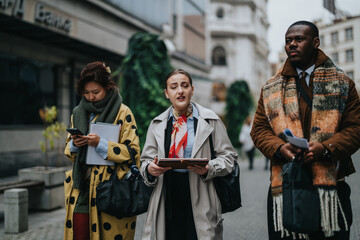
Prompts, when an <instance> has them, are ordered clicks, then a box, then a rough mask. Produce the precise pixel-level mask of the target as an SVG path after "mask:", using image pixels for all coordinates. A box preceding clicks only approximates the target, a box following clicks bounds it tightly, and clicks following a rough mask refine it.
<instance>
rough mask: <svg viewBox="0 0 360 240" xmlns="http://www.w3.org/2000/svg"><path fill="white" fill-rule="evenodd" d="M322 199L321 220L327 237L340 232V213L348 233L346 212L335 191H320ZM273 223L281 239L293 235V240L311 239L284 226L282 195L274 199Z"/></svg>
mask: <svg viewBox="0 0 360 240" xmlns="http://www.w3.org/2000/svg"><path fill="white" fill-rule="evenodd" d="M318 192H319V198H320V219H321V229H322V231H323V232H324V235H325V237H331V236H333V235H334V232H336V231H340V227H339V222H338V212H339V211H340V213H341V216H342V218H343V220H344V225H345V230H346V231H348V230H349V227H348V223H347V221H346V218H345V214H344V211H343V209H342V207H341V204H340V199H339V197H338V195H337V192H336V190H335V189H333V190H325V189H321V188H319V189H318ZM273 222H274V230H275V232H279V231H280V232H281V238H284V237H289V236H290V235H292V238H293V240H296V239H307V240H308V239H309V236H308V235H307V234H303V233H295V232H289V231H288V230H287V229H285V228H284V225H283V199H282V194H280V195H277V196H275V197H273Z"/></svg>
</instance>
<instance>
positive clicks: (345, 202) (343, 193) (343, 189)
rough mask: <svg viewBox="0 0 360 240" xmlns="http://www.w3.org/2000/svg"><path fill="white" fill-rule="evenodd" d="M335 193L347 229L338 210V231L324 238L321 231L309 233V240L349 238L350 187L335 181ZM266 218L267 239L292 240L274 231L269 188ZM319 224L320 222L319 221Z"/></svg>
mask: <svg viewBox="0 0 360 240" xmlns="http://www.w3.org/2000/svg"><path fill="white" fill-rule="evenodd" d="M337 193H338V196H339V199H340V203H341V207H342V209H343V210H344V213H345V217H346V221H347V224H348V228H349V231H345V225H344V221H343V217H342V216H340V214H341V213H340V211H339V217H338V219H339V226H340V229H341V230H340V231H339V232H335V234H334V236H332V237H328V238H326V237H325V236H324V234H323V232H322V231H320V232H317V233H314V234H309V238H310V240H349V239H350V226H351V224H352V210H351V202H350V193H351V190H350V187H349V185H348V184H347V183H346V182H344V181H341V182H338V183H337ZM267 219H268V233H269V240H284V239H285V240H292V237H291V236H290V237H287V238H286V237H285V238H281V232H275V231H274V222H273V199H272V196H271V190H270V189H269V193H268V200H267ZM319 225H320V223H319Z"/></svg>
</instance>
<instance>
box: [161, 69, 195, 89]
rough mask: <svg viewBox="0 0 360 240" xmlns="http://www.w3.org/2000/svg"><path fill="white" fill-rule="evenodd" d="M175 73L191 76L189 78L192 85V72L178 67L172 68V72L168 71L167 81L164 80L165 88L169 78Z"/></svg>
mask: <svg viewBox="0 0 360 240" xmlns="http://www.w3.org/2000/svg"><path fill="white" fill-rule="evenodd" d="M175 74H183V75H185V76H187V77H188V78H189V80H190V85H191V86H192V78H191V76H190V74H189V73H188V72H186V71H185V70H183V69H180V68H178V69H174V70H172V71H171V72H169V73H168V75H166V77H165V81H164V88H165V89H166V88H167V80H168V79H169V78H171V76H173V75H175Z"/></svg>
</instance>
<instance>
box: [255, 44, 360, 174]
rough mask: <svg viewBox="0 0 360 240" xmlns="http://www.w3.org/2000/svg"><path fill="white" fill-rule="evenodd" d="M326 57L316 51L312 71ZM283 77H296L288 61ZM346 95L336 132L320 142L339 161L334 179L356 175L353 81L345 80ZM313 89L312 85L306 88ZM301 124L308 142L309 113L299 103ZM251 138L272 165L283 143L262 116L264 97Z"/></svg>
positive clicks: (359, 126) (358, 117) (357, 114)
mask: <svg viewBox="0 0 360 240" xmlns="http://www.w3.org/2000/svg"><path fill="white" fill-rule="evenodd" d="M326 60H328V57H327V56H326V55H325V54H324V53H323V52H322V51H321V50H319V53H318V56H317V59H316V62H315V69H316V68H317V67H319V66H321V65H322V64H323V63H324V62H325V61H326ZM281 75H283V76H284V77H285V78H290V77H297V72H296V69H295V68H294V67H293V66H292V65H291V63H290V61H288V60H287V61H286V62H285V64H284V67H283V69H282V71H281ZM348 81H349V90H348V91H349V92H348V99H347V101H346V106H345V111H344V113H343V114H342V117H341V121H340V124H339V128H338V131H337V133H336V134H335V135H334V136H332V137H331V138H329V139H327V140H325V141H323V142H322V144H324V145H325V146H326V147H327V148H328V149H329V150H330V151H331V153H332V160H333V161H334V162H337V161H339V172H338V174H337V178H338V179H341V178H343V177H345V176H348V175H350V174H352V173H354V172H355V169H354V166H353V163H352V160H351V155H352V154H353V153H354V152H355V151H356V150H357V149H358V148H359V146H360V102H359V96H358V93H357V91H356V88H355V84H354V82H353V81H352V80H351V79H349V78H348ZM309 88H310V89H311V90H312V85H311V84H310V87H309ZM299 108H300V114H301V116H300V117H301V124H302V128H303V132H304V136H305V138H307V139H308V140H309V137H310V125H311V110H310V109H309V108H308V107H307V105H306V103H305V102H303V103H302V102H300V103H299ZM251 136H252V139H253V141H254V144H255V146H256V147H257V148H258V149H259V150H260V151H261V152H262V153H263V154H264V155H265V156H266V157H267V158H269V159H271V162H272V164H273V163H274V161H275V159H274V156H275V152H276V150H277V149H278V148H279V147H280V146H281V145H283V144H285V142H284V140H282V139H281V138H279V137H278V136H276V135H275V134H274V131H273V129H272V128H271V126H270V123H269V121H268V118H267V116H266V114H265V108H264V100H263V94H262V93H261V96H260V98H259V102H258V107H257V110H256V114H255V118H254V123H253V128H252V131H251Z"/></svg>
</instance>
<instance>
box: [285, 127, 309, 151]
mask: <svg viewBox="0 0 360 240" xmlns="http://www.w3.org/2000/svg"><path fill="white" fill-rule="evenodd" d="M284 134H285V136H286V137H287V140H288V141H289V143H291V144H292V145H294V146H296V147H298V148H302V149H309V143H308V141H307V139H305V138H299V137H295V136H294V135H293V134H292V132H291V131H290V129H288V128H286V129H285V130H284Z"/></svg>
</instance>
